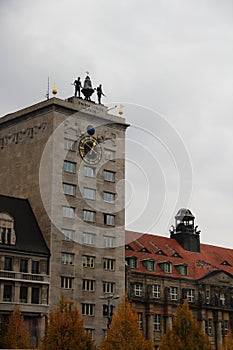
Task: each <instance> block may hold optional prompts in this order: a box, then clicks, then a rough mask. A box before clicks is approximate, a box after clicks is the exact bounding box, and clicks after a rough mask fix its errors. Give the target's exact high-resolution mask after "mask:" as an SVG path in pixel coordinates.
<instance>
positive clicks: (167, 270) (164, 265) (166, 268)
mask: <svg viewBox="0 0 233 350" xmlns="http://www.w3.org/2000/svg"><path fill="white" fill-rule="evenodd" d="M160 267H161V269H162V270H163V272H165V273H172V264H171V263H170V262H169V261H168V262H164V263H161V264H160Z"/></svg>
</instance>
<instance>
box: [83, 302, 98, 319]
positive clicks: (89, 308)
mask: <svg viewBox="0 0 233 350" xmlns="http://www.w3.org/2000/svg"><path fill="white" fill-rule="evenodd" d="M94 311H95V305H94V304H82V315H87V316H94Z"/></svg>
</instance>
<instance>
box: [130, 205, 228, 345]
mask: <svg viewBox="0 0 233 350" xmlns="http://www.w3.org/2000/svg"><path fill="white" fill-rule="evenodd" d="M194 219H195V218H194V216H193V215H192V213H191V212H190V211H189V210H187V209H181V210H179V212H178V213H177V215H176V223H175V227H173V228H172V230H171V231H170V232H171V235H170V238H168V237H162V236H157V235H151V234H143V233H137V232H130V231H126V251H125V255H126V264H127V267H126V288H127V293H128V296H129V299H130V300H131V301H132V306H133V309H134V311H136V312H137V313H138V318H139V325H140V328H141V329H142V330H143V332H144V333H145V336H146V337H147V338H149V339H152V340H153V341H154V342H155V349H158V344H159V341H160V339H161V337H162V335H163V333H164V332H166V330H167V329H168V328H169V327H172V318H173V315H174V313H175V311H176V308H177V306H178V305H180V304H181V303H182V302H183V301H184V299H187V300H188V302H189V305H190V308H191V310H192V311H193V313H194V315H195V316H196V318H197V320H198V321H199V322H200V325H201V327H202V328H203V330H204V331H205V332H206V333H207V334H208V336H209V340H210V342H211V344H212V345H213V348H214V349H216V350H220V349H221V345H222V340H223V337H224V336H225V335H227V333H228V330H229V329H230V328H231V329H232V327H233V250H232V249H226V248H221V247H216V246H211V245H207V244H200V231H198V230H197V226H196V227H195V225H194Z"/></svg>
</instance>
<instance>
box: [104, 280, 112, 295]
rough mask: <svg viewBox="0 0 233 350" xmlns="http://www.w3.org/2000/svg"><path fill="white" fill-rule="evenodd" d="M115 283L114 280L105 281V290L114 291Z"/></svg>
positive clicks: (106, 291) (105, 291)
mask: <svg viewBox="0 0 233 350" xmlns="http://www.w3.org/2000/svg"><path fill="white" fill-rule="evenodd" d="M114 290H115V283H113V282H103V292H104V293H114V292H115V291H114Z"/></svg>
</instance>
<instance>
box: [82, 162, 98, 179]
mask: <svg viewBox="0 0 233 350" xmlns="http://www.w3.org/2000/svg"><path fill="white" fill-rule="evenodd" d="M84 176H86V177H95V176H96V168H93V167H91V166H87V165H84Z"/></svg>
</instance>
